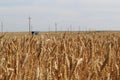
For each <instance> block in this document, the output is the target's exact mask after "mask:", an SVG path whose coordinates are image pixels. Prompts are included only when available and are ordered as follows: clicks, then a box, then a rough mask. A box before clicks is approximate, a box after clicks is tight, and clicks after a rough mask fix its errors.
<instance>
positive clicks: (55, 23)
mask: <svg viewBox="0 0 120 80" xmlns="http://www.w3.org/2000/svg"><path fill="white" fill-rule="evenodd" d="M55 32H57V23H56V22H55Z"/></svg>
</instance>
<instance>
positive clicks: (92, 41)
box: [0, 32, 120, 80]
mask: <svg viewBox="0 0 120 80" xmlns="http://www.w3.org/2000/svg"><path fill="white" fill-rule="evenodd" d="M0 80H120V32H80V33H78V32H59V33H52V32H51V33H40V34H39V35H29V34H28V33H5V34H3V35H2V34H0Z"/></svg>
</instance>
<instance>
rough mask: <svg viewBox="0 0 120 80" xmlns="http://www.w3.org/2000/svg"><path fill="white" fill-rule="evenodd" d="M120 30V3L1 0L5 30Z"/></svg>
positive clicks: (107, 0) (102, 0)
mask: <svg viewBox="0 0 120 80" xmlns="http://www.w3.org/2000/svg"><path fill="white" fill-rule="evenodd" d="M29 16H31V18H32V21H31V25H32V30H39V31H48V30H49V28H50V30H55V29H54V28H55V22H56V23H57V28H58V30H68V28H69V27H70V26H72V30H78V29H79V27H80V29H81V30H120V0H0V22H1V21H2V22H3V23H4V31H28V17H29Z"/></svg>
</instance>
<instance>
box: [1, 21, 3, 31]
mask: <svg viewBox="0 0 120 80" xmlns="http://www.w3.org/2000/svg"><path fill="white" fill-rule="evenodd" d="M1 32H2V33H3V22H1Z"/></svg>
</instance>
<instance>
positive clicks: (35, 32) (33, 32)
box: [31, 31, 39, 35]
mask: <svg viewBox="0 0 120 80" xmlns="http://www.w3.org/2000/svg"><path fill="white" fill-rule="evenodd" d="M31 33H32V34H34V35H38V34H39V32H38V31H32V32H31Z"/></svg>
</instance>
